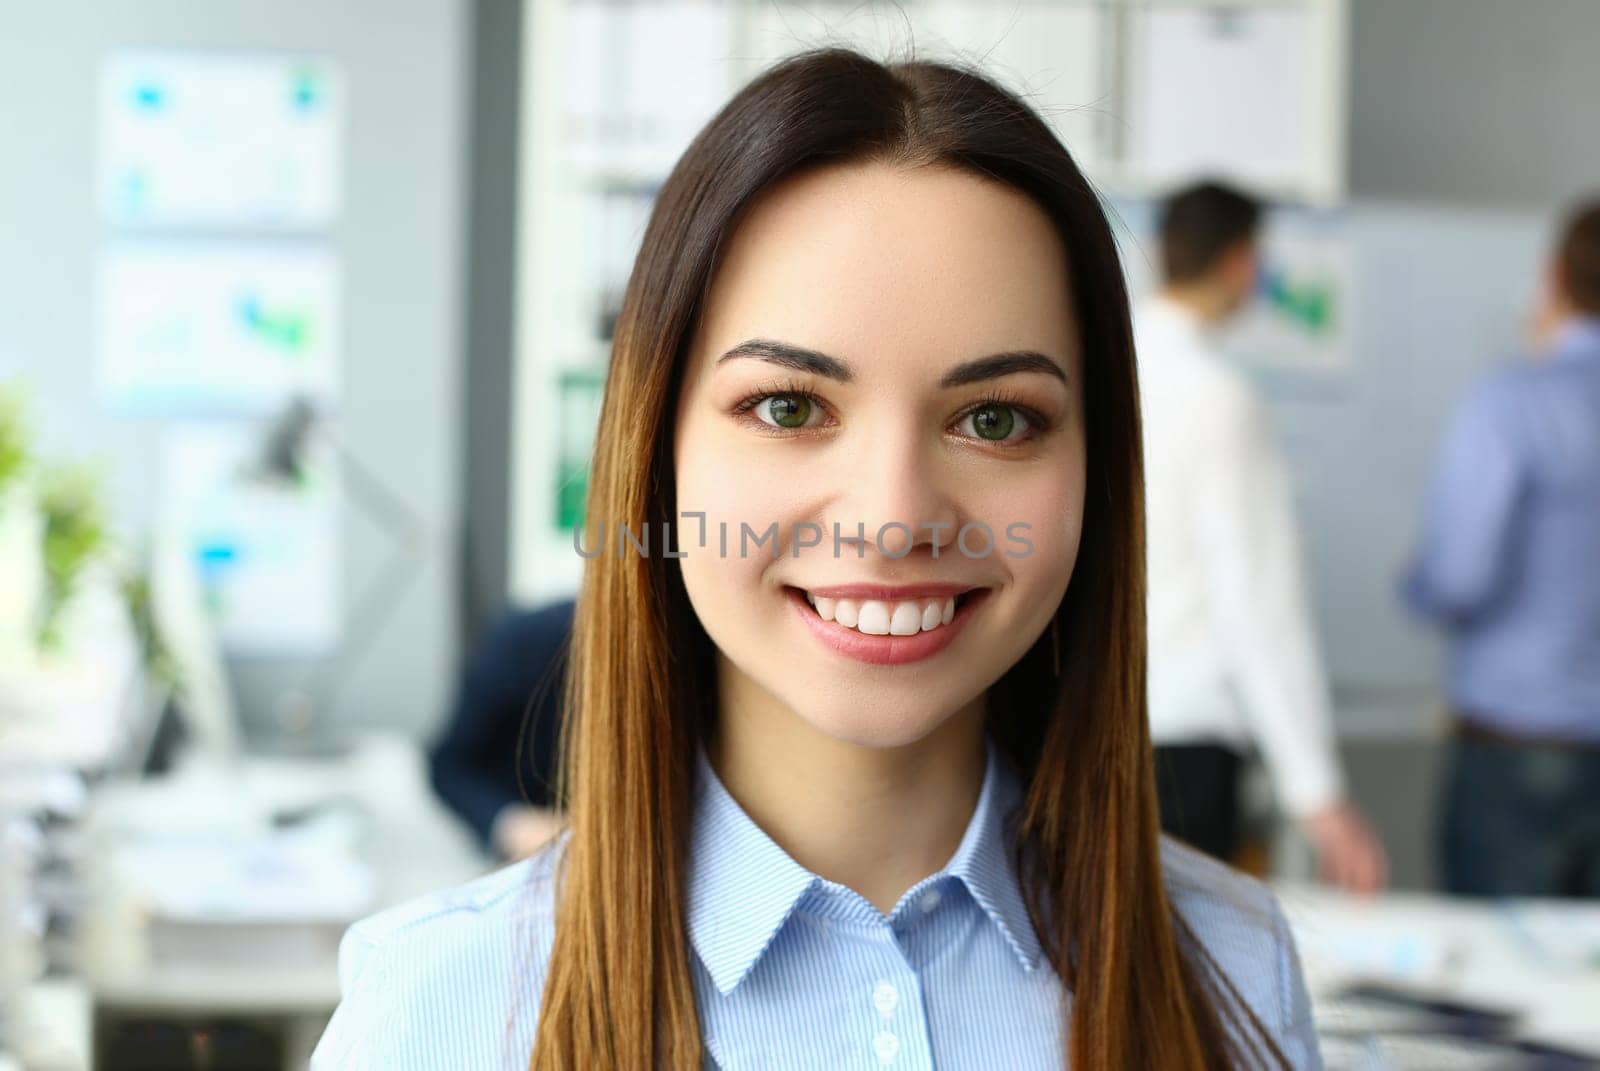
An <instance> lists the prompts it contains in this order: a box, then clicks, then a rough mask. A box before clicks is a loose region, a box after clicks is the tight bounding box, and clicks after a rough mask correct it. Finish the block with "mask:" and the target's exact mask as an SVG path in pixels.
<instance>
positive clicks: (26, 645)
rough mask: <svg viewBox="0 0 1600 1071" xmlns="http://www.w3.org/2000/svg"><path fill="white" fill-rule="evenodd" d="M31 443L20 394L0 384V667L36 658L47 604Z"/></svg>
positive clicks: (41, 520) (40, 526) (42, 538)
mask: <svg viewBox="0 0 1600 1071" xmlns="http://www.w3.org/2000/svg"><path fill="white" fill-rule="evenodd" d="M28 440H29V432H28V423H27V413H26V406H25V404H24V398H23V394H22V391H21V389H20V388H19V387H16V386H3V385H0V592H4V593H5V594H4V597H3V598H0V665H4V664H6V663H8V662H18V661H22V660H27V659H30V658H31V657H32V656H33V654H34V651H35V646H36V643H37V638H38V637H37V630H38V623H39V610H40V606H41V604H42V602H43V600H44V582H45V581H44V560H43V551H44V548H43V542H44V531H43V528H44V525H43V518H42V517H40V515H39V510H38V504H37V501H36V497H35V488H34V482H33V471H32V470H33V458H32V451H31V449H30V447H29V442H28Z"/></svg>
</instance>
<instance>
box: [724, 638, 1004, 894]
mask: <svg viewBox="0 0 1600 1071" xmlns="http://www.w3.org/2000/svg"><path fill="white" fill-rule="evenodd" d="M720 675H721V677H722V678H723V681H724V682H725V686H724V687H723V688H722V689H721V694H722V696H723V699H722V702H721V704H720V705H721V708H722V709H721V710H720V712H719V715H720V717H719V723H718V728H717V733H716V737H715V739H714V740H713V742H712V744H711V745H710V747H709V748H708V757H709V758H710V760H711V764H712V766H713V768H714V769H715V770H716V771H717V776H718V777H719V778H720V779H721V780H722V783H723V785H724V786H725V787H726V788H727V790H728V792H729V794H731V795H732V796H733V798H734V799H735V800H736V801H737V802H738V803H739V805H740V806H741V807H743V808H744V810H745V813H746V814H748V815H749V816H750V817H751V819H752V820H753V821H754V822H755V823H756V825H758V826H760V827H761V829H762V830H763V831H764V832H765V833H766V834H767V836H769V837H771V838H772V839H773V841H774V842H776V843H777V844H778V846H779V847H781V848H782V849H783V850H784V851H786V852H788V853H789V855H790V857H791V858H793V859H794V860H795V862H797V863H799V864H800V865H801V866H803V867H805V868H806V869H807V870H809V871H811V872H812V873H813V874H817V875H819V876H821V877H823V878H826V879H828V880H829V881H833V882H837V883H838V884H840V885H843V886H845V887H846V888H849V889H853V890H855V891H856V892H858V893H860V894H861V895H862V896H863V897H865V898H866V899H867V901H868V902H870V903H871V904H873V905H874V906H875V907H877V909H878V910H879V911H881V912H883V913H884V914H885V915H887V914H888V913H889V912H890V910H891V909H892V908H893V907H894V905H895V904H896V903H897V902H898V901H899V899H900V897H901V896H902V895H903V894H904V893H905V891H906V890H907V889H909V888H910V887H911V886H913V885H915V884H916V883H917V882H919V881H921V880H922V879H923V878H925V877H927V876H928V875H930V874H932V873H935V872H936V871H938V870H939V869H940V868H941V867H943V866H944V865H945V864H946V863H947V862H949V861H950V857H951V856H952V855H954V854H955V850H956V848H957V847H959V846H960V844H961V838H962V836H963V834H965V832H966V829H967V825H968V823H969V822H970V821H971V819H972V814H973V811H974V810H975V809H976V807H977V803H978V794H979V792H980V791H981V789H982V787H983V775H984V770H985V764H986V752H985V748H984V739H983V701H982V697H980V698H979V699H978V700H975V701H974V702H973V703H970V704H968V705H967V707H965V708H963V709H962V710H961V711H959V712H957V713H956V714H954V715H952V716H951V717H950V718H948V719H946V720H945V721H944V722H943V723H942V724H941V725H940V726H939V727H938V728H937V729H935V730H934V731H933V732H931V733H929V734H928V735H927V736H926V737H924V738H922V739H921V740H918V741H915V742H913V743H910V744H904V745H900V746H894V747H877V746H871V745H865V744H856V743H850V742H847V741H843V740H840V739H838V738H836V737H833V736H829V735H827V734H824V733H822V732H821V731H819V730H818V729H816V728H814V727H813V726H812V725H810V724H809V723H808V722H806V721H805V720H804V719H803V718H801V717H800V716H798V715H797V714H795V713H794V712H793V711H791V710H789V709H788V708H787V707H785V706H784V705H783V704H782V703H780V702H779V701H778V700H777V699H776V698H775V697H773V696H771V695H770V694H767V693H765V692H762V691H760V690H759V689H758V687H757V686H756V685H755V684H754V683H753V682H750V681H749V680H748V678H743V680H744V683H745V685H746V686H744V687H741V686H739V684H737V683H735V682H734V681H732V680H730V678H732V677H736V676H740V677H742V675H740V674H737V673H736V672H730V671H729V668H728V667H726V666H725V667H724V670H723V672H722V673H721V674H720Z"/></svg>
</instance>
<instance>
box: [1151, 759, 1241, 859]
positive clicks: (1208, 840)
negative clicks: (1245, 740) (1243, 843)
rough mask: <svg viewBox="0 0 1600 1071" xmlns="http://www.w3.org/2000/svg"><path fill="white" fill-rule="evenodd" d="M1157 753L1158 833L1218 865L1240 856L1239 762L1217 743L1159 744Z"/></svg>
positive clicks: (1239, 760)
mask: <svg viewBox="0 0 1600 1071" xmlns="http://www.w3.org/2000/svg"><path fill="white" fill-rule="evenodd" d="M1155 752H1156V795H1157V797H1158V798H1159V800H1160V804H1161V828H1162V830H1164V831H1165V832H1167V833H1170V834H1172V835H1173V836H1174V837H1177V838H1178V839H1179V840H1181V841H1184V842H1186V843H1188V844H1191V845H1193V846H1194V847H1196V848H1198V849H1200V850H1201V851H1202V852H1205V853H1206V854H1207V855H1212V856H1215V857H1216V858H1218V859H1221V860H1222V861H1223V862H1232V860H1233V858H1234V856H1236V855H1237V854H1238V852H1239V841H1240V838H1241V830H1240V823H1239V774H1240V771H1241V770H1242V769H1243V766H1244V757H1243V756H1242V755H1240V754H1239V753H1238V752H1237V751H1234V750H1233V749H1231V748H1226V747H1222V746H1220V745H1217V744H1163V745H1162V746H1160V747H1157V748H1156V749H1155Z"/></svg>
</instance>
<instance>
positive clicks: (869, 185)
mask: <svg viewBox="0 0 1600 1071" xmlns="http://www.w3.org/2000/svg"><path fill="white" fill-rule="evenodd" d="M1073 324H1074V321H1073V313H1072V307H1071V296H1070V289H1069V284H1068V260H1067V251H1066V250H1065V249H1064V248H1063V247H1062V244H1061V239H1060V237H1059V235H1058V234H1057V232H1056V229H1055V228H1054V227H1053V226H1052V225H1051V223H1050V220H1049V218H1048V217H1047V216H1046V215H1045V214H1044V212H1043V210H1042V209H1040V208H1039V206H1038V205H1036V204H1035V203H1034V202H1033V201H1032V200H1031V199H1030V198H1028V197H1027V196H1026V195H1024V194H1022V193H1020V192H1018V191H1016V190H1014V189H1011V188H1010V187H1007V186H1004V185H1001V184H1000V183H998V182H993V181H989V180H986V179H983V178H980V177H978V176H976V175H973V174H970V173H967V172H964V171H958V170H955V169H951V168H947V167H916V168H909V167H905V166H902V165H897V164H891V163H881V162H874V163H866V164H859V163H858V164H848V165H838V166H832V167H827V168H823V169H820V170H816V171H811V172H806V173H803V174H800V175H797V176H793V177H791V178H789V179H787V180H785V181H784V182H782V183H780V184H779V185H777V186H775V187H773V188H772V189H769V190H767V191H765V192H764V193H763V194H762V195H761V197H760V198H759V199H758V200H757V201H756V202H755V203H754V204H753V205H752V206H751V208H750V209H749V210H748V211H747V212H746V214H745V215H744V217H743V218H742V219H741V221H740V222H739V224H738V226H737V229H736V230H735V232H734V235H733V238H732V240H731V242H730V243H729V244H728V246H727V248H726V250H725V253H724V256H723V259H722V262H721V264H720V265H719V267H718V269H717V274H716V277H715V279H714V280H713V283H712V287H711V293H710V295H709V298H708V301H707V304H706V306H705V313H704V316H703V317H702V320H701V324H700V330H699V332H698V335H699V339H700V345H699V346H698V349H699V351H700V354H701V356H702V357H709V358H710V359H713V360H714V359H715V356H714V354H717V353H721V352H722V351H723V350H724V349H725V348H726V347H728V346H731V345H733V344H735V343H737V342H740V341H743V340H744V339H746V338H749V337H752V336H762V337H771V338H780V339H783V340H785V341H789V342H793V343H797V344H801V345H805V346H810V347H814V348H817V349H822V350H825V351H827V352H832V353H838V354H840V355H841V356H846V357H851V356H857V357H860V358H861V359H863V360H866V359H867V358H869V357H876V356H877V355H879V354H901V355H909V354H919V355H923V356H925V357H935V358H937V357H944V358H952V359H953V358H970V357H973V356H978V355H980V351H981V353H990V352H1000V351H1004V350H1009V349H1023V348H1026V349H1038V350H1042V351H1044V352H1047V353H1049V352H1053V353H1056V354H1059V355H1061V356H1062V357H1063V358H1064V359H1070V356H1071V354H1072V352H1073V350H1074V348H1075V345H1076V342H1075V339H1076V335H1075V330H1074V326H1073Z"/></svg>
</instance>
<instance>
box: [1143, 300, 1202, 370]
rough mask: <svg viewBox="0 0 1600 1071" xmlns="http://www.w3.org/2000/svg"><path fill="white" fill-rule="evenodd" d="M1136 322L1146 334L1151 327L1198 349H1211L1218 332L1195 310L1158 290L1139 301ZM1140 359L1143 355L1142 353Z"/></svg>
mask: <svg viewBox="0 0 1600 1071" xmlns="http://www.w3.org/2000/svg"><path fill="white" fill-rule="evenodd" d="M1137 321H1138V325H1139V326H1140V327H1142V328H1144V330H1145V332H1146V333H1148V332H1149V331H1150V330H1151V329H1152V328H1153V329H1154V330H1156V331H1161V332H1166V333H1168V334H1169V335H1174V336H1177V337H1179V338H1182V339H1183V340H1184V341H1186V342H1188V343H1189V344H1190V345H1193V346H1198V347H1201V348H1211V347H1214V346H1215V345H1216V342H1217V338H1218V336H1219V335H1220V333H1221V329H1220V328H1217V327H1213V326H1211V325H1209V324H1207V323H1206V322H1205V321H1204V320H1202V319H1200V317H1199V316H1198V315H1196V314H1195V312H1194V310H1192V309H1190V308H1189V307H1188V306H1186V305H1183V304H1180V303H1179V302H1177V301H1174V300H1173V299H1172V298H1170V297H1168V296H1167V295H1166V294H1163V293H1161V292H1160V291H1157V292H1156V293H1154V294H1151V295H1150V296H1149V297H1147V298H1145V299H1144V300H1143V301H1142V302H1140V304H1139V308H1138V315H1137ZM1157 348H1158V349H1159V348H1160V347H1157ZM1140 356H1141V357H1142V356H1144V354H1143V353H1141V354H1140Z"/></svg>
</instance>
